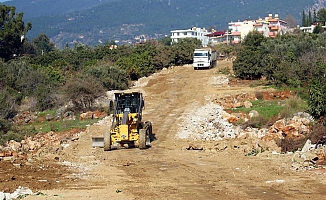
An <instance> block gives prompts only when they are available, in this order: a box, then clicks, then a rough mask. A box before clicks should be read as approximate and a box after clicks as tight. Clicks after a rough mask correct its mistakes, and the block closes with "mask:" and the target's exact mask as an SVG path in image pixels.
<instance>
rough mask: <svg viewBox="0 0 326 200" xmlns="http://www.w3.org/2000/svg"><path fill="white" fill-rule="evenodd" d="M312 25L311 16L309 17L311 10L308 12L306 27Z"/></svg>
mask: <svg viewBox="0 0 326 200" xmlns="http://www.w3.org/2000/svg"><path fill="white" fill-rule="evenodd" d="M311 24H312V16H311V10H309V11H308V21H307V26H310V25H311Z"/></svg>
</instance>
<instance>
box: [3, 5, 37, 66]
mask: <svg viewBox="0 0 326 200" xmlns="http://www.w3.org/2000/svg"><path fill="white" fill-rule="evenodd" d="M23 15H24V14H23V13H18V14H16V7H14V6H6V5H0V58H2V59H4V60H5V61H7V60H9V59H10V57H11V56H13V55H14V54H19V53H20V50H21V47H22V46H23V42H24V36H25V34H26V33H27V31H29V30H30V29H31V28H32V24H31V23H27V26H25V23H24V21H23Z"/></svg>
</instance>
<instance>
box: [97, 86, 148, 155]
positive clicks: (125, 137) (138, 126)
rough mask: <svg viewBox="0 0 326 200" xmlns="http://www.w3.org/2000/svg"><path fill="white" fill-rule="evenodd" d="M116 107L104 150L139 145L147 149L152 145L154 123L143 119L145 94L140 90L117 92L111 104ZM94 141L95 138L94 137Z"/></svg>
mask: <svg viewBox="0 0 326 200" xmlns="http://www.w3.org/2000/svg"><path fill="white" fill-rule="evenodd" d="M110 107H111V108H112V109H114V114H113V120H112V125H111V128H110V129H109V130H107V131H105V132H104V137H103V138H96V140H97V142H99V140H100V142H101V141H103V147H104V151H110V150H111V148H112V147H113V146H128V147H139V148H140V149H146V148H147V147H148V146H150V142H151V135H152V124H151V122H149V121H146V122H143V121H142V111H143V108H144V99H143V95H142V93H140V92H118V93H115V101H114V102H113V103H112V104H110ZM93 142H94V139H93Z"/></svg>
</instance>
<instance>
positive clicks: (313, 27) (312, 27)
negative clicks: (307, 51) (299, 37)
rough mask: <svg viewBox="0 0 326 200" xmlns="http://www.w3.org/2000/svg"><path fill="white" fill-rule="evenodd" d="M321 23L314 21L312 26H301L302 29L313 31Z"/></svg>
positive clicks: (324, 27)
mask: <svg viewBox="0 0 326 200" xmlns="http://www.w3.org/2000/svg"><path fill="white" fill-rule="evenodd" d="M319 24H320V23H319V22H314V23H312V24H311V25H310V26H307V27H300V30H301V31H303V32H305V33H312V32H313V31H314V29H315V27H316V26H318V25H319ZM322 29H324V30H325V29H326V26H322Z"/></svg>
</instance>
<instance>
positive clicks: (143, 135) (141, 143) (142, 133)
mask: <svg viewBox="0 0 326 200" xmlns="http://www.w3.org/2000/svg"><path fill="white" fill-rule="evenodd" d="M139 149H146V129H139Z"/></svg>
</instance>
